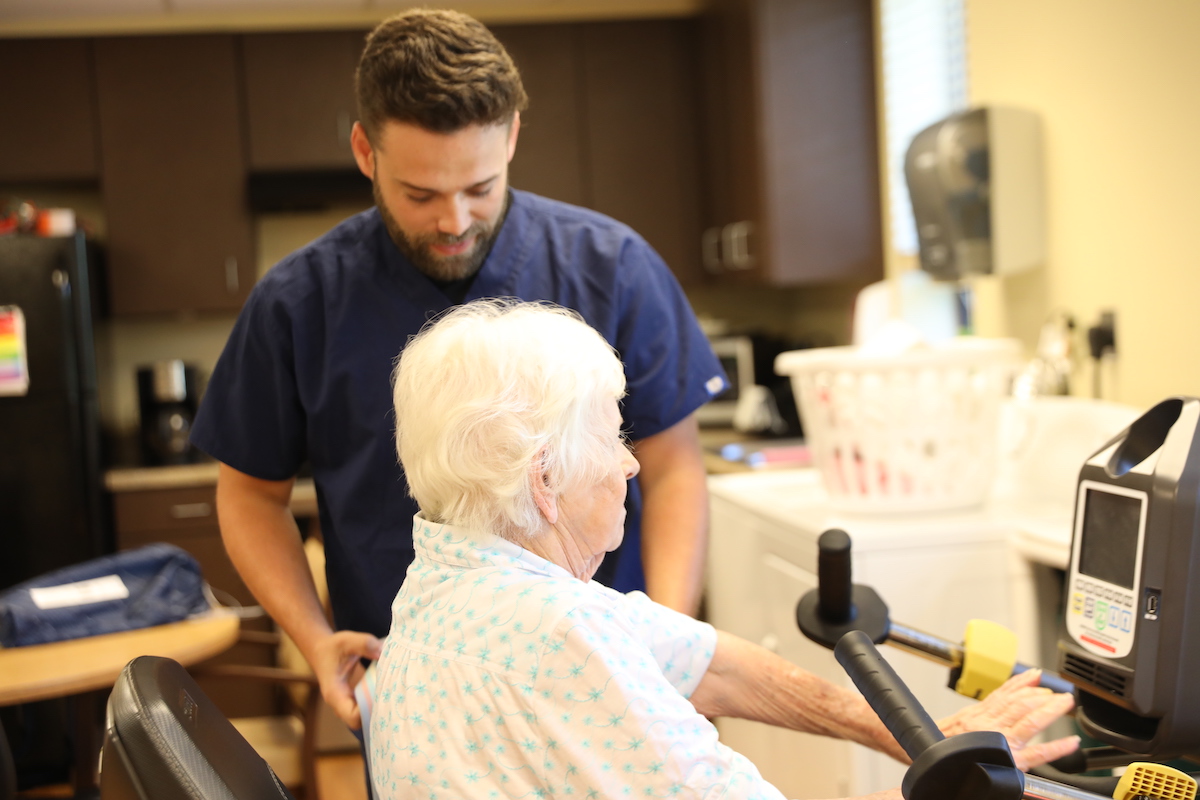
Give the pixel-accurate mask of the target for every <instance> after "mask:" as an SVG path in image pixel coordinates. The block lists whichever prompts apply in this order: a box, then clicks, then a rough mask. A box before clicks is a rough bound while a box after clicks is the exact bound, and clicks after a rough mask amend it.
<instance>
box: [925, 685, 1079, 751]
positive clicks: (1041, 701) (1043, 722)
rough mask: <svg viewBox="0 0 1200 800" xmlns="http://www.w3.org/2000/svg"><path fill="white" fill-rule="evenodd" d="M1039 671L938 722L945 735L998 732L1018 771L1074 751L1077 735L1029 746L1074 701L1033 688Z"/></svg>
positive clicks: (1048, 691)
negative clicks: (1006, 744)
mask: <svg viewBox="0 0 1200 800" xmlns="http://www.w3.org/2000/svg"><path fill="white" fill-rule="evenodd" d="M1041 677H1042V672H1041V670H1037V669H1031V670H1027V671H1025V672H1022V673H1021V674H1020V675H1015V676H1013V677H1012V678H1009V679H1008V680H1007V681H1006V682H1005V683H1004V685H1003V686H1001V687H1000V688H998V689H996V690H995V691H994V692H992V693H991V694H989V695H988V696H987V699H986V700H984V701H983V702H981V703H975V704H974V705H971V706H968V707H967V708H964V709H963V710H961V711H958V712H956V713H954V714H951V715H950V716H948V717H946V718H945V719H943V720H941V721H939V722H938V727H940V728H941V729H942V733H944V734H946V735H947V736H953V735H954V734H956V733H964V732H966V731H999V732H1000V733H1003V734H1004V736H1005V738H1007V739H1008V746H1009V749H1011V750H1012V754H1013V758H1014V759H1015V760H1016V762H1017V768H1018V769H1020V770H1021V771H1022V772H1024V771H1026V770H1028V769H1031V768H1032V767H1036V766H1040V765H1042V764H1045V763H1046V762H1048V761H1053V760H1055V759H1056V758H1062V757H1063V756H1065V755H1068V754H1070V753H1073V752H1075V750H1076V749H1078V747H1079V737H1078V736H1066V737H1064V738H1062V739H1055V740H1054V741H1051V742H1043V743H1041V744H1033V745H1031V744H1029V740H1030V739H1032V738H1033V737H1034V736H1036V735H1037V734H1039V733H1041V732H1042V731H1043V730H1045V729H1046V726H1047V725H1049V724H1050V723H1052V722H1054V721H1055V720H1056V719H1058V718H1059V717H1061V716H1062V715H1063V714H1066V713H1067V712H1069V711H1070V710H1071V708H1072V707H1073V706H1074V705H1075V698H1073V697H1072V696H1071V695H1069V694H1060V693H1055V692H1052V691H1050V690H1049V689H1045V688H1042V687H1040V686H1038V685H1037V683H1038V681H1039V680H1040V679H1041Z"/></svg>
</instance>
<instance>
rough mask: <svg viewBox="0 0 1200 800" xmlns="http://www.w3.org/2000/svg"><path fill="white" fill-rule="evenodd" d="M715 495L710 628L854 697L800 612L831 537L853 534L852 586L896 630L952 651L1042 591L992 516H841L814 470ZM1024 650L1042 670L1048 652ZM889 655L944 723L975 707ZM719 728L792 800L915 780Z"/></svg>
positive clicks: (873, 757)
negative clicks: (933, 639)
mask: <svg viewBox="0 0 1200 800" xmlns="http://www.w3.org/2000/svg"><path fill="white" fill-rule="evenodd" d="M807 472H811V471H807ZM789 475H795V476H796V477H795V478H794V479H793V478H791V477H788V476H789ZM709 487H710V495H711V498H712V515H711V536H710V551H709V559H708V561H709V577H708V584H707V587H706V592H707V594H706V602H707V610H708V621H709V622H711V623H712V624H713V625H714V626H715V627H717V628H718V629H720V630H725V631H728V632H730V633H733V634H736V635H738V636H741V637H742V638H744V639H748V640H749V641H752V642H755V643H757V644H761V645H762V646H763V647H766V648H767V649H769V650H772V651H774V652H775V653H777V654H778V655H780V656H782V657H783V658H785V659H787V660H788V661H790V662H792V663H793V664H796V665H798V666H801V667H803V668H804V669H806V670H808V671H810V672H813V673H815V674H817V675H820V676H822V677H824V678H826V679H828V680H830V681H832V682H834V683H836V684H838V685H841V686H845V687H847V688H850V689H853V684H852V683H851V682H850V679H849V678H848V677H847V676H846V674H845V672H844V671H843V670H842V668H841V666H840V665H839V664H838V663H837V661H836V660H835V659H834V657H833V652H832V651H830V650H826V649H825V648H824V647H821V646H819V645H817V644H815V643H813V642H811V641H809V640H808V639H807V638H806V637H805V636H804V635H803V634H802V633H801V632H800V630H799V628H798V627H797V625H796V618H795V610H796V604H797V602H799V600H800V598H801V597H802V596H803V595H804V594H805V593H806V592H808V591H809V590H811V589H814V588H815V587H816V585H817V578H816V562H817V544H816V540H817V537H818V536H819V535H820V534H821V533H822V532H823V531H824V530H826V529H828V528H830V527H839V528H842V529H844V530H845V531H846V532H847V533H849V534H850V537H851V539H852V541H853V573H854V574H853V580H854V582H855V583H858V584H866V585H869V586H871V587H872V588H874V589H875V590H876V591H877V592H878V593H879V595H880V597H882V598H883V600H884V602H885V603H887V605H888V608H889V610H890V616H891V619H892V620H894V621H896V622H898V623H902V624H904V625H907V626H909V627H912V628H915V629H917V630H921V631H926V632H928V633H930V634H933V635H935V636H938V637H941V638H944V639H948V640H951V641H956V642H957V641H961V639H962V635H963V632H964V630H965V628H966V624H967V622H968V621H969V620H971V619H975V618H980V619H988V620H992V621H994V622H997V623H999V624H1001V625H1006V626H1013V625H1014V622H1015V621H1014V619H1013V618H1014V609H1016V608H1017V607H1018V603H1019V599H1020V598H1021V597H1024V596H1025V595H1026V594H1028V592H1029V591H1031V587H1029V586H1028V585H1027V584H1026V583H1025V580H1024V577H1023V575H1024V573H1023V572H1022V570H1021V569H1020V568H1019V564H1018V563H1017V562H1016V559H1015V557H1014V556H1013V555H1012V554H1011V553H1010V550H1009V546H1008V544H1007V530H1006V529H1005V528H1004V527H1003V526H1001V525H999V524H997V523H995V522H992V521H990V520H988V519H987V518H986V517H985V516H984V515H983V514H964V515H953V514H949V515H948V514H941V515H935V516H925V517H922V516H912V515H910V516H909V517H908V518H907V519H904V520H899V521H896V520H895V519H894V518H879V517H869V516H861V517H851V516H848V515H837V514H834V513H832V512H830V511H829V510H828V507H827V505H822V500H821V498H822V497H823V496H824V493H823V492H822V491H821V490H820V484H819V481H816V480H815V475H812V474H808V475H805V474H804V471H794V472H791V473H782V472H776V473H773V474H772V473H758V474H751V475H728V476H719V477H712V478H710V480H709ZM1021 645H1022V646H1023V648H1024V650H1023V652H1021V653H1020V656H1021V658H1022V659H1023V660H1024V661H1025V662H1026V663H1029V655H1028V651H1029V650H1036V648H1035V645H1036V642H1022V643H1021ZM880 652H881V653H882V654H883V656H884V657H885V658H886V659H887V660H888V662H889V663H890V664H891V665H892V666H893V667H894V668H895V670H896V672H897V673H898V674H899V675H900V677H901V678H902V679H903V680H904V681H905V683H907V684H908V686H909V688H910V689H911V690H912V691H913V693H914V694H915V695H916V696H917V698H918V699H919V700H920V701H921V702H922V703H923V704H924V705H925V708H926V710H927V711H928V712H929V714H930V716H932V717H933V718H934V719H935V720H936V719H941V718H942V717H945V716H947V715H949V714H951V713H953V712H954V711H956V710H958V709H960V708H963V707H964V706H966V705H969V704H970V703H972V702H974V701H972V700H969V699H967V698H965V697H962V696H961V695H958V694H955V693H954V692H953V691H951V690H950V689H948V688H947V686H946V684H947V682H948V678H949V673H948V670H947V669H946V668H944V667H942V666H939V665H938V664H935V663H933V662H931V661H927V660H924V659H921V658H918V657H917V656H914V655H912V654H909V653H905V652H901V651H899V650H897V649H896V648H894V647H890V646H888V645H886V644H885V645H884V646H882V647H881V648H880ZM717 728H718V730H719V731H720V736H721V741H722V742H724V743H725V744H726V745H728V746H729V747H731V748H733V749H734V750H736V751H738V752H740V753H741V754H742V755H744V756H746V757H747V758H749V759H750V760H751V761H753V762H754V763H755V765H756V766H757V767H758V768H759V771H760V772H761V773H762V775H763V777H764V778H766V779H767V780H768V781H770V782H771V783H772V784H774V785H775V786H776V787H777V788H778V789H779V790H780V791H781V792H782V793H783V794H784V795H785V796H787V797H795V798H819V797H848V796H849V797H852V796H860V795H866V794H870V793H872V792H878V791H883V790H885V789H889V788H893V787H897V786H899V785H900V782H901V780H902V779H903V777H904V771H905V767H904V766H903V765H901V764H899V763H897V762H896V761H893V760H892V759H891V758H889V757H888V756H885V755H883V754H881V753H878V752H876V751H874V750H871V749H868V748H866V747H862V746H860V745H856V744H851V743H849V742H845V741H840V740H834V739H828V738H824V737H818V736H812V735H808V734H800V733H795V732H792V731H787V730H783V729H780V728H774V727H771V726H768V725H764V724H762V723H757V722H748V721H745V720H736V719H719V720H717Z"/></svg>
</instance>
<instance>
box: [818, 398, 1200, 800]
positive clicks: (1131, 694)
mask: <svg viewBox="0 0 1200 800" xmlns="http://www.w3.org/2000/svg"><path fill="white" fill-rule="evenodd" d="M1198 429H1200V399H1197V398H1193V397H1173V398H1169V399H1167V400H1164V401H1162V402H1161V403H1159V404H1158V405H1156V406H1154V407H1153V408H1151V409H1150V410H1149V411H1147V412H1146V413H1145V414H1143V415H1142V416H1141V417H1139V418H1138V419H1137V420H1135V421H1134V422H1133V423H1132V424H1131V425H1130V426H1129V427H1128V428H1126V429H1125V430H1123V431H1122V432H1121V433H1119V434H1118V435H1117V436H1115V437H1113V438H1112V439H1111V440H1109V441H1108V442H1107V443H1105V444H1104V445H1103V446H1102V447H1101V448H1100V449H1099V450H1097V451H1096V452H1095V453H1094V454H1093V455H1092V456H1090V457H1089V458H1088V459H1087V461H1086V462H1085V463H1084V464H1083V467H1082V468H1081V470H1080V474H1079V483H1078V487H1079V488H1078V490H1077V494H1076V508H1075V516H1074V525H1073V529H1072V541H1071V556H1070V562H1069V564H1068V568H1067V572H1066V580H1065V597H1064V609H1065V614H1064V619H1063V621H1062V625H1061V629H1060V637H1059V644H1058V653H1057V663H1056V668H1057V675H1055V674H1051V673H1050V672H1049V671H1047V672H1044V673H1043V679H1042V683H1043V685H1048V686H1050V687H1051V688H1053V689H1055V690H1057V691H1071V692H1073V693H1074V694H1075V696H1076V721H1077V722H1078V724H1079V726H1080V728H1081V729H1082V730H1083V731H1084V732H1085V733H1087V734H1088V735H1089V736H1091V737H1093V738H1095V739H1096V740H1097V741H1099V742H1102V743H1103V744H1102V745H1101V746H1099V747H1093V748H1088V749H1087V750H1084V751H1081V753H1080V754H1078V755H1077V756H1076V757H1073V758H1069V759H1066V760H1064V761H1063V762H1061V763H1059V762H1056V764H1055V765H1053V766H1052V767H1050V768H1046V769H1042V770H1035V771H1033V772H1032V773H1031V774H1029V775H1024V774H1023V773H1019V772H1017V771H1016V770H1015V767H1014V766H1012V757H1011V755H1006V754H1007V752H1008V748H1007V743H1006V742H1005V741H1004V738H1003V737H1002V736H999V735H998V734H995V735H983V736H981V735H976V734H970V735H969V736H970V739H969V740H964V739H963V737H962V736H955V737H952V738H951V739H947V740H945V741H944V742H943V740H942V738H941V734H940V731H938V730H937V727H936V726H935V725H933V723H932V720H930V719H929V718H928V715H926V714H925V713H924V711H923V710H921V708H920V705H919V703H917V701H916V699H915V698H914V697H912V695H911V693H909V692H908V690H907V689H906V688H904V687H903V684H902V682H900V679H899V678H898V677H896V676H895V673H894V671H892V670H891V669H890V667H888V666H887V664H886V662H885V661H883V660H882V658H881V657H880V656H879V655H878V651H877V650H876V649H875V647H874V645H876V644H882V643H884V642H886V643H888V644H889V645H894V646H897V647H900V648H901V649H904V650H907V651H910V652H913V653H916V654H917V655H921V656H924V657H926V658H928V659H930V660H933V661H935V662H937V663H939V664H942V665H943V666H947V667H949V668H950V670H951V681H950V683H951V686H952V688H954V689H955V690H957V691H959V692H960V693H962V694H965V695H968V696H971V697H976V698H982V697H985V696H986V695H987V694H988V693H989V692H990V691H992V690H993V689H994V688H995V687H997V686H999V685H1000V684H1001V683H1002V682H1003V681H1004V680H1006V679H1007V678H1008V677H1009V676H1010V675H1012V674H1015V673H1017V672H1021V671H1023V670H1024V669H1027V667H1026V666H1025V665H1022V664H1019V663H1017V661H1016V658H1015V654H1016V641H1015V637H1014V636H1013V635H1012V634H1011V633H1009V632H1008V631H1006V630H1004V629H1003V628H1001V627H1000V626H996V625H993V624H991V623H988V622H986V621H979V620H975V621H972V623H971V624H970V625H968V628H967V632H966V635H965V636H964V639H963V642H962V643H955V642H950V641H947V640H943V639H940V638H938V637H936V636H934V635H931V634H928V633H925V632H922V631H918V630H914V629H911V628H907V627H905V626H903V625H901V624H898V623H896V622H894V621H892V620H891V619H890V618H889V616H888V611H887V606H886V604H885V603H884V602H883V600H882V599H881V598H880V597H879V596H878V595H877V594H876V593H875V592H874V591H873V590H872V589H870V587H866V586H861V585H855V584H853V582H852V580H851V570H850V562H851V557H850V538H849V536H848V535H847V534H845V533H844V532H842V531H827V532H826V533H824V534H822V536H821V539H820V542H819V548H820V552H819V556H818V582H819V585H818V588H817V589H816V590H814V591H812V592H809V593H808V594H806V595H805V596H804V597H803V598H801V600H800V603H799V604H798V605H797V608H796V620H797V624H798V625H799V627H800V629H801V631H802V632H803V633H804V634H805V635H806V636H808V637H809V638H810V639H812V640H813V641H815V642H817V643H819V644H823V645H825V646H827V647H831V648H833V649H834V653H835V655H836V656H837V658H838V661H839V663H841V664H842V666H843V667H844V668H847V671H848V672H849V673H850V675H851V678H852V680H854V682H855V684H856V685H857V686H859V688H860V690H861V691H863V694H864V696H865V697H866V698H867V700H868V701H869V702H871V704H872V707H874V708H875V709H876V711H877V712H880V713H881V718H882V719H883V720H884V722H885V724H887V725H888V727H889V730H891V731H892V732H893V734H894V735H896V736H897V739H898V740H899V741H900V743H901V745H902V746H903V747H904V748H905V751H906V752H908V753H909V755H910V756H911V757H912V758H913V760H914V763H913V766H912V768H910V770H909V773H908V774H907V775H906V778H905V782H904V786H903V787H902V788H903V789H904V792H905V797H906V798H908V800H921V798H924V797H934V796H937V797H958V796H961V797H964V798H965V797H980V798H984V797H986V798H992V797H995V798H1007V797H1013V798H1015V797H1020V796H1022V794H1024V796H1026V797H1039V798H1051V797H1075V798H1078V797H1095V796H1096V794H1106V795H1112V796H1114V797H1120V798H1122V800H1124V798H1126V797H1130V798H1131V797H1153V798H1161V800H1175V798H1179V799H1180V800H1192V798H1194V797H1195V796H1196V783H1195V781H1194V780H1192V779H1191V777H1190V776H1188V775H1186V774H1184V773H1182V772H1179V771H1178V770H1174V769H1172V768H1170V767H1166V766H1164V765H1162V764H1159V763H1157V762H1158V761H1160V760H1165V759H1173V758H1179V757H1188V756H1196V755H1200V696H1198V694H1200V686H1198V685H1195V684H1196V682H1195V681H1193V680H1191V678H1192V676H1194V675H1196V674H1197V671H1198V670H1200V597H1198V596H1197V595H1198V594H1200V437H1198V436H1197V432H1198ZM894 726H895V727H894ZM902 737H903V738H902ZM960 740H961V741H960ZM906 741H907V742H908V743H906ZM1001 751H1003V752H1001ZM1114 766H1128V767H1129V768H1128V769H1127V770H1126V772H1125V776H1122V778H1121V779H1120V780H1117V779H1081V778H1077V777H1074V773H1078V772H1084V771H1088V770H1093V769H1098V768H1104V767H1114ZM930 775H932V776H937V777H935V778H931V777H927V776H930ZM909 776H912V779H911V780H910V778H909ZM1126 776H1128V777H1126ZM935 786H939V787H941V788H940V789H937V790H936V791H934V788H933V787H935ZM951 787H956V788H953V789H951ZM931 792H932V793H931ZM1115 792H1119V793H1120V794H1116V793H1115ZM1129 792H1134V793H1133V794H1129Z"/></svg>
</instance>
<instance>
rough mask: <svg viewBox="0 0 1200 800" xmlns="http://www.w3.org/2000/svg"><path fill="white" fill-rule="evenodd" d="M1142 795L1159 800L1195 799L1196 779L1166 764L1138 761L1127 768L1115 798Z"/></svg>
mask: <svg viewBox="0 0 1200 800" xmlns="http://www.w3.org/2000/svg"><path fill="white" fill-rule="evenodd" d="M1142 796H1145V797H1157V798H1159V800H1195V797H1196V781H1195V780H1194V779H1193V778H1192V776H1191V775H1188V774H1187V773H1186V772H1180V771H1179V770H1177V769H1175V768H1174V767H1168V766H1167V765H1166V764H1153V763H1150V762H1146V761H1136V762H1134V763H1132V764H1130V765H1129V766H1128V767H1126V768H1125V774H1124V775H1122V776H1121V780H1119V781H1117V790H1116V791H1115V792H1113V798H1114V800H1133V798H1135V797H1142Z"/></svg>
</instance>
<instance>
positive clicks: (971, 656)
mask: <svg viewBox="0 0 1200 800" xmlns="http://www.w3.org/2000/svg"><path fill="white" fill-rule="evenodd" d="M1016 664H1017V635H1016V634H1015V633H1013V632H1012V631H1010V630H1009V629H1008V628H1005V627H1004V626H1003V625H998V624H996V623H995V622H991V621H989V620H986V619H973V620H971V621H970V622H968V623H967V632H966V634H965V635H964V636H963V665H962V674H961V675H960V676H959V678H958V682H957V683H956V684H955V685H954V691H956V692H958V693H959V694H962V695H966V696H967V697H974V698H975V699H976V700H982V699H983V698H985V697H987V696H988V695H989V694H991V693H992V691H993V690H994V689H996V688H997V687H999V686H1000V684H1002V683H1004V682H1005V681H1006V680H1008V679H1009V678H1010V677H1012V671H1013V667H1015V666H1016Z"/></svg>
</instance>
